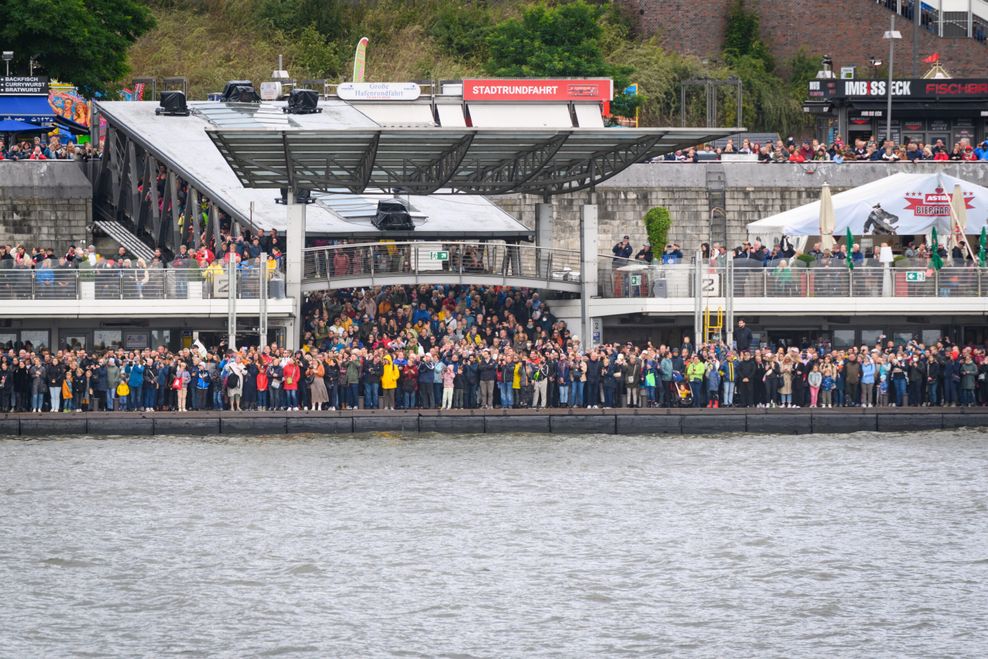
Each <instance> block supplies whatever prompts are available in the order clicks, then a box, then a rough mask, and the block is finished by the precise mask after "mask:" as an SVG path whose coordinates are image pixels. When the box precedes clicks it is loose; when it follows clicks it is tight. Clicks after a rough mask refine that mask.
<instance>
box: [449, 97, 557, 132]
mask: <svg viewBox="0 0 988 659" xmlns="http://www.w3.org/2000/svg"><path fill="white" fill-rule="evenodd" d="M468 107H469V108H470V119H471V120H472V121H473V125H474V126H476V127H477V128H543V127H545V128H572V127H573V119H572V117H570V114H569V105H567V104H566V103H517V104H515V105H509V104H507V103H469V104H468Z"/></svg>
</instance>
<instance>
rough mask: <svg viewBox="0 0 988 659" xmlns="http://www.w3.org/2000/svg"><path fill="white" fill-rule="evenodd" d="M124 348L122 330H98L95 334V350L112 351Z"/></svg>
mask: <svg viewBox="0 0 988 659" xmlns="http://www.w3.org/2000/svg"><path fill="white" fill-rule="evenodd" d="M122 347H123V333H122V332H121V331H120V330H96V331H95V332H93V350H110V349H116V348H122Z"/></svg>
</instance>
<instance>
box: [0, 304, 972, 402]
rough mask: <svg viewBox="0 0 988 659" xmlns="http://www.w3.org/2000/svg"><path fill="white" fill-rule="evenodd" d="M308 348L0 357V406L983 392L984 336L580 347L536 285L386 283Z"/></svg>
mask: <svg viewBox="0 0 988 659" xmlns="http://www.w3.org/2000/svg"><path fill="white" fill-rule="evenodd" d="M304 311H305V319H306V320H305V328H304V337H303V341H302V348H301V349H300V350H297V351H294V352H292V351H288V350H285V349H283V348H279V346H277V345H266V346H263V347H260V348H256V347H250V348H242V349H240V350H236V351H234V350H226V349H222V348H221V349H213V350H208V349H206V348H205V347H204V346H202V345H201V344H199V345H196V346H194V347H191V348H185V349H181V350H176V351H169V350H168V349H167V348H166V347H164V346H159V347H158V348H156V349H146V350H139V351H138V350H124V349H122V348H117V349H111V350H106V351H102V352H99V353H89V352H87V351H85V350H82V349H74V350H73V349H67V348H66V349H61V350H57V349H56V350H48V349H35V347H34V346H31V345H29V344H27V345H8V346H6V347H5V348H4V350H3V352H2V354H0V411H3V412H11V411H16V412H35V413H37V412H59V411H61V412H71V411H96V410H117V411H124V410H129V411H144V412H149V411H179V412H184V411H188V410H222V409H226V410H234V411H239V410H292V411H295V410H303V409H309V410H336V409H339V410H346V409H358V408H363V409H388V410H392V409H436V408H440V409H494V408H546V407H561V408H564V407H570V408H594V409H596V408H618V407H633V408H645V407H680V406H691V407H732V406H733V407H755V406H763V407H786V408H788V407H840V406H865V407H868V406H883V405H888V406H892V405H895V406H903V405H910V406H918V405H985V404H988V382H986V374H988V359H986V356H985V351H984V350H983V349H982V348H975V347H970V346H969V347H963V348H962V347H960V346H956V345H954V344H952V343H951V342H950V341H949V340H947V339H942V340H941V341H939V342H937V343H936V344H935V345H923V344H921V343H917V342H915V341H913V342H910V343H907V344H896V343H894V342H892V341H886V340H881V341H879V342H878V343H876V344H875V345H874V346H859V347H849V348H842V349H833V348H832V347H831V346H829V345H827V344H825V343H816V344H812V343H810V342H807V344H806V345H801V346H789V347H787V346H777V347H776V346H768V345H754V344H753V335H752V332H751V330H750V328H748V327H746V326H745V325H744V322H743V321H741V322H739V326H738V328H737V330H736V331H735V333H734V339H735V341H734V342H733V343H732V344H731V345H727V344H726V343H724V342H723V341H720V342H716V343H711V344H708V345H701V346H695V345H694V344H693V343H692V342H691V341H690V339H689V337H684V338H683V339H682V341H681V342H679V343H678V345H671V344H658V343H652V342H647V343H645V344H644V345H634V344H632V343H607V344H603V345H590V346H587V345H584V344H583V343H582V342H581V340H580V338H579V337H578V336H574V335H573V334H572V332H571V331H570V329H569V328H567V327H566V324H565V323H564V322H562V321H560V320H558V319H557V318H555V317H554V316H553V314H552V313H551V311H550V309H549V304H548V303H547V302H545V301H543V300H542V299H540V297H539V295H538V294H537V293H535V292H534V291H530V290H524V289H507V288H502V287H477V286H426V285H422V286H417V287H416V286H407V287H406V286H391V287H385V288H374V289H351V290H340V291H326V292H322V293H317V294H313V295H311V296H309V297H308V298H307V300H306V302H305V308H304Z"/></svg>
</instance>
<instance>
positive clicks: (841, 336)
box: [834, 329, 854, 348]
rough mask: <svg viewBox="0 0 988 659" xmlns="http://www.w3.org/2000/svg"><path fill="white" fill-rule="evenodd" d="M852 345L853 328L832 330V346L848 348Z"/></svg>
mask: <svg viewBox="0 0 988 659" xmlns="http://www.w3.org/2000/svg"><path fill="white" fill-rule="evenodd" d="M853 345H854V330H848V329H840V330H834V347H835V348H850V347H851V346H853Z"/></svg>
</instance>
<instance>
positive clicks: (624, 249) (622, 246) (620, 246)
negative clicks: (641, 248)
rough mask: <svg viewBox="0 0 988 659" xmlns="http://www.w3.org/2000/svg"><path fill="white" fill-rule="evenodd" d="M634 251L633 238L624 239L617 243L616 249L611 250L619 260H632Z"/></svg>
mask: <svg viewBox="0 0 988 659" xmlns="http://www.w3.org/2000/svg"><path fill="white" fill-rule="evenodd" d="M632 251H633V250H632V249H631V238H630V237H628V236H625V237H624V238H622V239H621V242H619V243H617V244H616V245H614V247H612V248H611V252H612V253H613V254H614V256H615V257H617V258H619V259H630V258H631V253H632Z"/></svg>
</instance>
